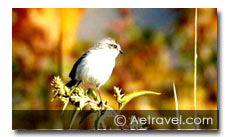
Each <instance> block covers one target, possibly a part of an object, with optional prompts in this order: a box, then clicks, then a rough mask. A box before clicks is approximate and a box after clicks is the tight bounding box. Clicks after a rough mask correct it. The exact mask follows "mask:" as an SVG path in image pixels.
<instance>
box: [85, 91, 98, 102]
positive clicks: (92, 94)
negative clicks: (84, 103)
mask: <svg viewBox="0 0 225 137" xmlns="http://www.w3.org/2000/svg"><path fill="white" fill-rule="evenodd" d="M87 94H88V95H91V96H92V97H93V98H94V100H95V101H97V100H98V98H97V95H96V93H95V92H94V91H93V90H92V89H88V91H87Z"/></svg>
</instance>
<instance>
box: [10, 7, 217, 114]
mask: <svg viewBox="0 0 225 137" xmlns="http://www.w3.org/2000/svg"><path fill="white" fill-rule="evenodd" d="M194 15H195V10H194V9H69V8H67V9H48V8H44V9H12V53H13V54H12V74H13V83H12V86H13V87H12V92H13V97H12V98H13V102H12V105H13V109H16V110H20V109H23V110H29V109H31V110H42V109H48V110H54V109H62V103H61V102H60V101H59V100H58V101H54V102H51V101H50V100H51V98H52V96H53V95H52V93H51V87H50V82H51V81H52V79H53V77H54V76H56V75H59V76H60V77H61V78H62V79H63V80H64V81H65V82H67V81H69V77H68V75H69V72H70V70H71V69H72V66H73V64H74V62H75V61H76V60H77V59H78V57H79V56H80V55H81V53H82V52H84V51H85V50H86V49H88V48H90V47H91V46H92V45H93V44H94V43H96V42H97V41H98V40H100V39H101V38H103V37H112V38H114V39H116V40H117V41H118V43H119V44H120V45H121V48H122V49H123V50H124V51H126V54H124V55H120V56H119V57H118V58H117V61H116V66H115V68H114V71H113V73H112V76H111V77H110V79H109V80H108V81H107V83H106V84H105V85H104V86H102V88H101V95H102V98H103V100H105V101H107V102H108V104H109V105H110V106H112V107H113V108H114V109H117V103H116V99H115V98H114V96H113V87H114V86H118V87H120V88H122V91H123V92H124V93H128V92H131V91H134V90H152V91H155V92H160V93H162V94H161V95H160V96H154V95H152V96H151V95H148V96H147V95H146V96H141V97H138V98H136V99H134V100H132V101H131V102H130V103H129V104H128V105H127V106H126V108H125V109H131V110H174V109H175V103H174V94H173V86H172V83H173V82H175V84H176V89H177V96H178V103H179V109H181V110H192V109H193V98H194V97H193V83H194V82H193V79H194V75H193V73H194V72H193V70H194V69H193V68H194V67H193V63H194ZM197 78H198V81H197V109H199V110H216V109H217V9H198V71H197ZM81 86H82V87H83V88H85V89H87V88H88V86H86V85H81Z"/></svg>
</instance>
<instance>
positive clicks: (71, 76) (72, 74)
mask: <svg viewBox="0 0 225 137" xmlns="http://www.w3.org/2000/svg"><path fill="white" fill-rule="evenodd" d="M89 52H90V51H89V50H87V51H85V52H84V53H83V54H82V55H81V56H80V58H79V59H78V60H77V61H76V63H75V64H74V65H73V68H72V70H71V72H70V74H69V77H70V78H71V79H75V76H76V71H77V66H78V65H79V64H80V62H81V61H82V60H83V59H84V58H85V57H86V56H87V55H88V54H89Z"/></svg>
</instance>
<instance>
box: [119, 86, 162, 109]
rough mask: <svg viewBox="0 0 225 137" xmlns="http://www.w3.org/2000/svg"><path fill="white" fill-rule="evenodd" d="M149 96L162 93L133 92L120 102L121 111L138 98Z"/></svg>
mask: <svg viewBox="0 0 225 137" xmlns="http://www.w3.org/2000/svg"><path fill="white" fill-rule="evenodd" d="M147 94H153V95H160V94H161V93H158V92H153V91H145V90H142V91H132V92H130V93H127V94H125V95H124V96H123V97H122V99H121V102H120V110H121V109H123V107H124V106H125V105H126V104H127V103H128V102H129V101H131V100H132V99H134V98H136V97H138V96H142V95H147Z"/></svg>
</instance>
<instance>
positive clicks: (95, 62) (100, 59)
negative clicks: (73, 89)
mask: <svg viewBox="0 0 225 137" xmlns="http://www.w3.org/2000/svg"><path fill="white" fill-rule="evenodd" d="M117 55H118V52H117V51H113V50H110V49H98V50H90V53H89V54H88V55H87V56H86V58H84V59H83V60H82V62H81V63H80V64H79V66H78V68H77V74H78V75H77V77H78V79H80V80H82V82H84V83H87V84H90V85H93V86H101V85H103V84H104V83H105V82H106V81H107V80H108V79H109V77H110V75H111V73H112V70H113V68H114V65H115V59H116V57H117Z"/></svg>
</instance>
